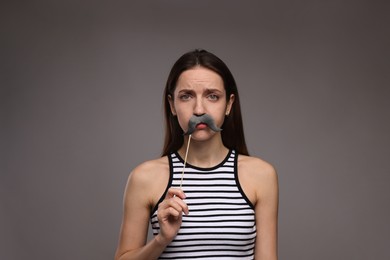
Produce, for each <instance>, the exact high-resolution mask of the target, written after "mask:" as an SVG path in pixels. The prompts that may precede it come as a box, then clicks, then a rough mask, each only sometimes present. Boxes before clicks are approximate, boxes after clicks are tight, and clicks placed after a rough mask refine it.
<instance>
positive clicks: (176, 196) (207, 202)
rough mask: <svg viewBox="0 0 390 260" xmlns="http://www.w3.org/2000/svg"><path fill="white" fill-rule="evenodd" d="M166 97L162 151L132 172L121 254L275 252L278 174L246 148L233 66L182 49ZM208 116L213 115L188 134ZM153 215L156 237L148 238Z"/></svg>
mask: <svg viewBox="0 0 390 260" xmlns="http://www.w3.org/2000/svg"><path fill="white" fill-rule="evenodd" d="M164 104H165V119H166V135H165V144H164V149H163V154H162V155H163V156H162V157H161V158H159V159H156V160H152V161H147V162H144V163H142V164H141V165H139V166H137V167H136V168H135V169H134V170H133V171H132V173H131V174H130V177H129V180H128V183H127V187H126V191H125V195H124V215H123V222H122V226H121V232H120V238H119V245H118V249H117V252H116V256H115V258H116V259H118V260H119V259H120V260H126V259H137V260H139V259H147V260H150V259H191V258H201V259H256V260H275V259H277V214H278V180H277V174H276V172H275V170H274V168H273V167H272V165H270V164H269V163H267V162H265V161H263V160H261V159H259V158H255V157H251V156H249V155H248V151H247V147H246V144H245V139H244V133H243V126H242V118H241V110H240V102H239V96H238V92H237V87H236V83H235V80H234V78H233V76H232V74H231V72H230V71H229V69H228V67H227V66H226V65H225V64H224V62H223V61H222V60H220V59H219V58H218V57H216V56H215V55H214V54H212V53H210V52H207V51H205V50H195V51H192V52H188V53H186V54H184V55H183V56H181V57H180V58H179V59H178V60H177V61H176V63H175V64H174V66H173V68H172V70H171V72H170V75H169V77H168V80H167V84H166V88H165V93H164ZM205 115H207V116H208V117H209V118H210V120H211V121H207V123H206V121H199V122H200V123H198V124H196V127H195V129H193V130H194V131H193V133H192V134H191V135H184V134H183V133H186V132H187V131H188V130H189V129H188V128H189V121H190V119H191V120H192V118H193V117H195V118H202V117H201V116H205ZM213 123H214V124H215V126H216V127H217V128H221V129H222V131H218V130H216V128H212V127H211V124H213ZM212 129H214V130H212ZM183 158H184V159H183ZM149 221H150V222H151V224H152V228H153V234H154V238H153V239H152V240H151V241H149V242H146V240H147V233H148V224H149Z"/></svg>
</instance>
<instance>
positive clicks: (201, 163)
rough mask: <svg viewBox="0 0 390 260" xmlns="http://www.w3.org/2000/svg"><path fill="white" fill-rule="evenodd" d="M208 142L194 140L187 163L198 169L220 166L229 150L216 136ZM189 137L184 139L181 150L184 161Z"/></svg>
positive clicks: (191, 143)
mask: <svg viewBox="0 0 390 260" xmlns="http://www.w3.org/2000/svg"><path fill="white" fill-rule="evenodd" d="M215 137H216V138H212V139H210V140H208V141H203V142H199V141H196V140H194V139H191V141H190V147H189V149H188V155H187V163H189V164H191V165H194V166H198V167H203V168H207V167H213V166H215V165H217V164H219V163H220V162H221V161H222V160H223V159H224V158H225V157H226V155H227V153H228V151H229V149H228V148H226V147H225V146H224V145H223V143H222V139H221V138H220V136H218V137H219V138H218V137H217V136H215ZM188 139H189V137H186V138H185V139H184V144H183V146H182V147H181V148H180V149H179V151H178V153H179V155H180V156H181V157H182V158H183V159H184V158H185V153H186V149H187V144H188Z"/></svg>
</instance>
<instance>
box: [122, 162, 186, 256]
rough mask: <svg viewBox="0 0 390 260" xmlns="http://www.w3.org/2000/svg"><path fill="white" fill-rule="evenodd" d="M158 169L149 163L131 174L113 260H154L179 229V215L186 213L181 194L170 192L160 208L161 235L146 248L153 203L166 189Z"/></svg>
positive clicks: (161, 172)
mask: <svg viewBox="0 0 390 260" xmlns="http://www.w3.org/2000/svg"><path fill="white" fill-rule="evenodd" d="M159 166H160V165H158V163H152V162H149V163H146V164H143V165H141V166H138V167H137V168H136V169H134V171H133V172H132V173H131V174H130V177H129V180H128V182H127V186H126V190H125V195H124V212H123V220H122V226H121V231H120V236H119V243H118V248H117V251H116V254H115V259H116V260H130V259H137V260H142V259H146V260H153V259H157V258H158V257H159V256H160V255H161V253H162V252H163V251H164V249H165V247H166V246H167V245H168V244H169V243H170V241H171V240H172V239H173V238H174V236H175V235H176V233H177V230H178V229H179V228H180V224H181V212H183V211H184V212H186V213H188V209H187V206H186V205H185V203H184V201H182V199H183V198H184V193H183V192H182V191H181V190H177V189H170V190H169V192H168V194H167V196H166V198H165V200H164V201H163V202H162V203H161V204H160V205H159V212H158V218H159V222H160V231H161V232H160V234H158V235H157V236H155V237H154V238H153V239H152V240H151V241H149V242H148V243H147V244H146V240H147V233H148V225H149V218H150V213H151V212H150V211H151V208H152V206H154V205H153V204H154V203H153V202H157V200H158V199H159V198H160V196H161V194H162V193H163V192H164V189H165V187H166V186H164V185H161V183H162V182H164V178H161V176H163V172H164V167H161V166H160V167H159ZM179 212H180V213H179ZM177 216H179V217H177ZM161 222H163V223H161ZM178 222H179V223H178Z"/></svg>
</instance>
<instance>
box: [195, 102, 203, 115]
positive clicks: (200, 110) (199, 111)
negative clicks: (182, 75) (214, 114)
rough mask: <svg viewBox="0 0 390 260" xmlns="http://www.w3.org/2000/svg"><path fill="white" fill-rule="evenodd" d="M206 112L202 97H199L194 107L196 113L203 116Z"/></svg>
mask: <svg viewBox="0 0 390 260" xmlns="http://www.w3.org/2000/svg"><path fill="white" fill-rule="evenodd" d="M204 113H205V110H204V106H203V102H202V99H197V100H196V103H195V108H194V115H197V116H201V115H203V114H204Z"/></svg>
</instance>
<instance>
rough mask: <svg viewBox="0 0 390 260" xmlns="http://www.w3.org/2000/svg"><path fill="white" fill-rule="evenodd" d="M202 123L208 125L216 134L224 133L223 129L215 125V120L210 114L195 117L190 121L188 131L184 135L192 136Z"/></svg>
mask: <svg viewBox="0 0 390 260" xmlns="http://www.w3.org/2000/svg"><path fill="white" fill-rule="evenodd" d="M200 123H203V124H206V125H207V126H208V127H210V129H211V130H213V131H214V132H219V131H222V129H221V128H219V127H218V126H217V125H216V124H215V122H214V119H213V118H212V117H211V116H209V115H208V114H203V115H201V116H196V115H193V116H192V117H191V118H190V121H188V130H187V132H185V133H184V135H190V134H192V133H193V132H194V131H195V130H196V126H197V125H198V124H200Z"/></svg>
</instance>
